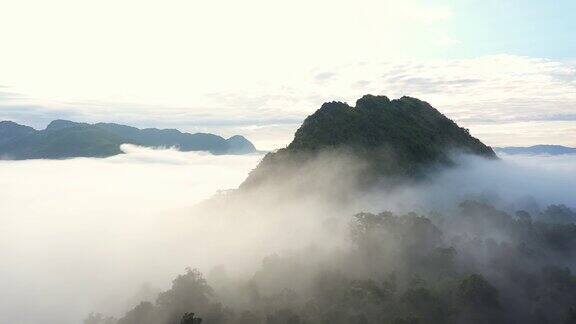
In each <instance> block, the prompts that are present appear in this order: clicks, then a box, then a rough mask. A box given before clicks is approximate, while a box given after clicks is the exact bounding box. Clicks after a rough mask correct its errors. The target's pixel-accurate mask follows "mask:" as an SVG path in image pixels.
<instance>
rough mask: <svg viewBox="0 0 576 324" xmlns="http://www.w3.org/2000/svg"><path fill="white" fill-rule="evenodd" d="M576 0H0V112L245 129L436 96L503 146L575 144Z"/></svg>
mask: <svg viewBox="0 0 576 324" xmlns="http://www.w3.org/2000/svg"><path fill="white" fill-rule="evenodd" d="M574 12H576V2H574V1H562V0H559V1H528V0H523V1H521V0H517V1H512V0H500V1H493V0H484V1H476V0H458V1H456V0H454V1H417V0H407V1H406V0H403V1H392V0H390V1H388V0H381V1H376V0H355V1H335V0H331V1H327V0H316V1H304V0H293V1H271V0H244V1H232V0H230V1H226V0H211V1H195V0H185V1H184V0H183V1H178V0H161V1H160V0H158V1H146V0H139V1H132V0H100V1H84V0H52V1H43V0H37V1H35V0H12V1H8V0H0V42H1V43H0V44H1V48H0V120H13V121H15V122H18V123H23V124H27V125H30V126H33V127H36V128H39V129H41V128H43V127H45V126H46V124H47V123H49V122H50V121H51V120H53V119H57V118H62V119H71V120H75V121H85V122H100V121H104V122H118V123H125V124H129V125H133V126H138V127H158V128H177V129H180V130H182V131H190V132H198V131H204V132H214V133H217V134H221V135H223V136H231V135H234V134H242V135H245V136H247V137H248V138H249V139H250V140H252V141H253V142H254V143H255V144H256V146H257V147H258V148H259V149H274V148H279V147H283V146H285V145H286V144H288V143H289V142H290V140H291V139H292V137H293V133H294V131H295V130H296V129H297V127H298V126H299V125H300V123H301V122H302V120H303V119H304V118H305V117H306V116H307V115H309V114H311V113H313V112H314V111H315V110H316V109H318V108H319V107H320V105H321V104H322V103H323V102H325V101H333V100H340V101H346V102H348V103H350V104H351V105H353V104H354V103H355V101H356V100H357V99H358V98H360V97H361V96H362V95H364V94H366V93H371V94H378V95H387V96H388V97H390V98H398V97H401V96H403V95H408V96H412V97H417V98H419V99H422V100H426V101H428V102H429V103H430V104H432V105H433V106H434V107H436V108H437V109H439V110H440V111H441V112H443V113H444V114H446V115H447V116H448V117H450V118H452V119H454V120H455V121H456V122H458V123H459V124H460V125H462V126H463V127H466V128H469V129H470V131H471V133H472V135H474V136H476V137H479V138H480V139H481V140H482V141H484V142H486V143H487V144H489V145H493V146H506V145H533V144H562V145H569V146H576V54H574V53H576V33H574V32H573V31H574V30H576V19H573V16H574V15H573V13H574Z"/></svg>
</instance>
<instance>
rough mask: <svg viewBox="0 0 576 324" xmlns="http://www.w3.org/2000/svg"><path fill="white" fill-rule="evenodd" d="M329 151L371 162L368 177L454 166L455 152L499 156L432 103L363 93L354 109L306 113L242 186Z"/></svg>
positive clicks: (336, 106)
mask: <svg viewBox="0 0 576 324" xmlns="http://www.w3.org/2000/svg"><path fill="white" fill-rule="evenodd" d="M325 151H347V152H350V153H352V154H353V155H354V156H355V157H358V158H359V159H360V160H361V161H363V162H365V163H367V164H368V166H367V170H366V172H364V179H361V181H368V182H371V179H376V178H378V176H380V175H385V176H395V177H396V176H400V177H410V178H414V177H416V178H417V177H420V176H422V175H423V174H424V173H425V171H426V170H428V168H429V167H434V166H447V165H453V164H454V163H455V162H454V160H453V158H452V154H453V153H466V154H472V155H477V156H481V157H484V158H488V159H495V158H496V154H495V153H494V151H493V150H492V149H491V148H490V147H489V146H486V145H485V144H483V143H482V142H481V141H480V140H478V139H477V138H475V137H473V136H471V135H470V133H469V132H468V130H467V129H465V128H462V127H459V126H458V125H457V124H456V123H455V122H453V121H452V120H450V119H449V118H447V117H446V116H444V115H443V114H442V113H440V112H439V111H438V110H436V109H435V108H434V107H432V106H431V105H430V104H428V103H427V102H425V101H421V100H419V99H416V98H411V97H402V98H400V99H394V100H390V99H388V97H386V96H374V95H365V96H363V97H362V98H360V99H358V100H357V101H356V106H354V107H352V106H350V105H348V104H347V103H344V102H339V101H333V102H327V103H324V104H323V105H322V106H321V107H320V109H318V110H317V111H316V112H314V113H313V114H312V115H310V116H308V117H307V118H306V119H305V120H304V122H303V124H302V125H301V126H300V128H299V129H298V130H297V131H296V133H295V135H294V140H293V141H292V142H291V143H290V144H289V145H288V146H287V147H286V148H284V149H280V150H278V151H277V152H273V153H269V154H268V155H267V156H266V157H265V158H264V160H263V161H262V162H261V164H260V165H259V166H258V167H257V168H256V169H255V170H254V171H253V172H252V173H251V175H250V176H249V178H248V179H247V181H246V182H245V184H244V185H249V184H254V183H258V182H260V181H265V180H266V178H268V177H275V176H276V174H278V172H275V171H274V169H276V168H284V167H283V166H279V165H280V164H285V163H298V164H299V163H302V162H303V161H305V160H307V159H309V158H311V157H314V156H316V155H317V154H318V153H320V152H325Z"/></svg>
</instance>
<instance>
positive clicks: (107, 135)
mask: <svg viewBox="0 0 576 324" xmlns="http://www.w3.org/2000/svg"><path fill="white" fill-rule="evenodd" d="M121 144H135V145H141V146H146V147H177V148H178V149H179V150H181V151H208V152H211V153H213V154H248V153H253V152H256V148H255V147H254V145H253V144H252V143H251V142H250V141H249V140H247V139H246V138H245V137H243V136H240V135H235V136H232V137H230V138H228V139H225V138H223V137H221V136H218V135H214V134H209V133H195V134H190V133H183V132H180V131H179V130H176V129H156V128H145V129H139V128H136V127H132V126H126V125H121V124H114V123H96V124H88V123H77V122H73V121H69V120H61V119H58V120H54V121H52V122H51V123H50V124H49V125H48V126H47V127H46V129H44V130H36V129H34V128H32V127H29V126H25V125H20V124H17V123H14V122H11V121H0V158H2V159H14V160H22V159H38V158H44V159H61V158H70V157H108V156H112V155H116V154H120V153H122V151H121V150H120V145H121Z"/></svg>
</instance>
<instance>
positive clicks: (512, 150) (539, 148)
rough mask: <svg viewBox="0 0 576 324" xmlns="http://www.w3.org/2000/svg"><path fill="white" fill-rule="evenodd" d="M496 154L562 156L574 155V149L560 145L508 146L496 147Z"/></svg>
mask: <svg viewBox="0 0 576 324" xmlns="http://www.w3.org/2000/svg"><path fill="white" fill-rule="evenodd" d="M495 150H496V151H497V152H502V153H506V154H525V155H542V154H546V155H563V154H576V147H567V146H561V145H534V146H528V147H522V146H508V147H497V148H495Z"/></svg>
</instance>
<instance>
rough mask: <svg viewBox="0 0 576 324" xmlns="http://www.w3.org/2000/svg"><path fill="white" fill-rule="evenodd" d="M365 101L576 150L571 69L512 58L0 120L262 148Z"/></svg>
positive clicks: (317, 76) (500, 137)
mask: <svg viewBox="0 0 576 324" xmlns="http://www.w3.org/2000/svg"><path fill="white" fill-rule="evenodd" d="M366 93H371V94H384V95H387V96H389V97H390V98H397V97H400V96H403V95H408V96H412V97H417V98H420V99H422V100H426V101H428V102H429V103H431V104H432V105H433V106H434V107H436V108H438V109H439V110H440V111H441V112H443V113H445V114H446V115H447V116H448V117H450V118H452V119H454V120H456V121H457V122H458V123H459V124H461V125H462V126H464V127H468V128H470V129H471V131H472V134H473V135H475V136H477V137H479V138H480V139H481V140H483V141H485V142H487V144H490V145H494V146H505V145H533V144H540V143H544V144H546V143H553V144H563V145H573V146H574V145H576V142H575V140H574V138H576V114H575V112H574V109H575V106H574V105H575V103H576V65H575V64H573V63H571V62H560V61H553V60H547V59H537V58H529V57H520V56H513V55H497V56H486V57H481V58H476V59H461V60H436V61H418V60H415V61H393V62H392V61H389V62H386V61H384V62H362V63H354V64H347V65H335V66H332V67H326V68H324V69H312V70H309V71H308V72H307V73H306V74H305V75H300V76H298V77H294V78H292V79H286V80H282V82H281V83H278V84H276V85H271V84H268V85H263V84H258V82H256V83H247V84H239V85H238V88H237V89H234V90H228V91H224V90H223V91H221V92H217V93H204V94H198V98H199V99H198V100H199V101H198V102H199V104H198V105H191V106H186V107H163V106H152V105H147V106H143V105H138V104H137V103H134V104H133V105H132V106H129V105H127V104H118V103H114V102H106V103H96V104H95V103H82V102H78V103H73V104H71V103H68V104H64V105H57V106H43V105H38V104H29V103H28V104H26V103H25V102H26V100H23V99H21V98H18V97H17V96H10V95H9V94H7V93H6V94H5V95H4V100H1V99H0V119H12V120H15V121H17V122H23V123H32V124H33V125H34V124H35V125H36V126H37V127H39V126H41V125H45V124H46V123H48V122H49V121H50V120H51V119H55V118H69V119H74V120H81V121H93V122H94V121H113V122H123V123H127V124H132V125H135V126H145V127H174V128H179V129H182V130H188V131H211V132H216V133H219V134H222V135H224V136H230V135H234V134H242V135H245V136H248V138H250V139H251V140H253V141H254V142H255V143H256V145H257V146H258V147H259V148H262V149H272V148H278V147H281V146H283V145H286V144H287V143H288V142H289V141H290V140H291V138H292V134H293V132H294V131H295V129H296V128H297V127H298V125H299V124H300V122H301V121H302V120H303V119H304V118H305V117H306V116H307V115H308V114H310V113H312V112H314V111H315V110H316V109H317V108H319V107H320V105H321V104H322V103H323V102H326V101H333V100H340V101H346V102H348V103H350V104H351V105H353V104H354V102H355V100H357V99H358V98H360V97H361V96H362V95H363V94H366ZM7 98H8V99H7ZM200 103H201V104H200Z"/></svg>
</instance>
